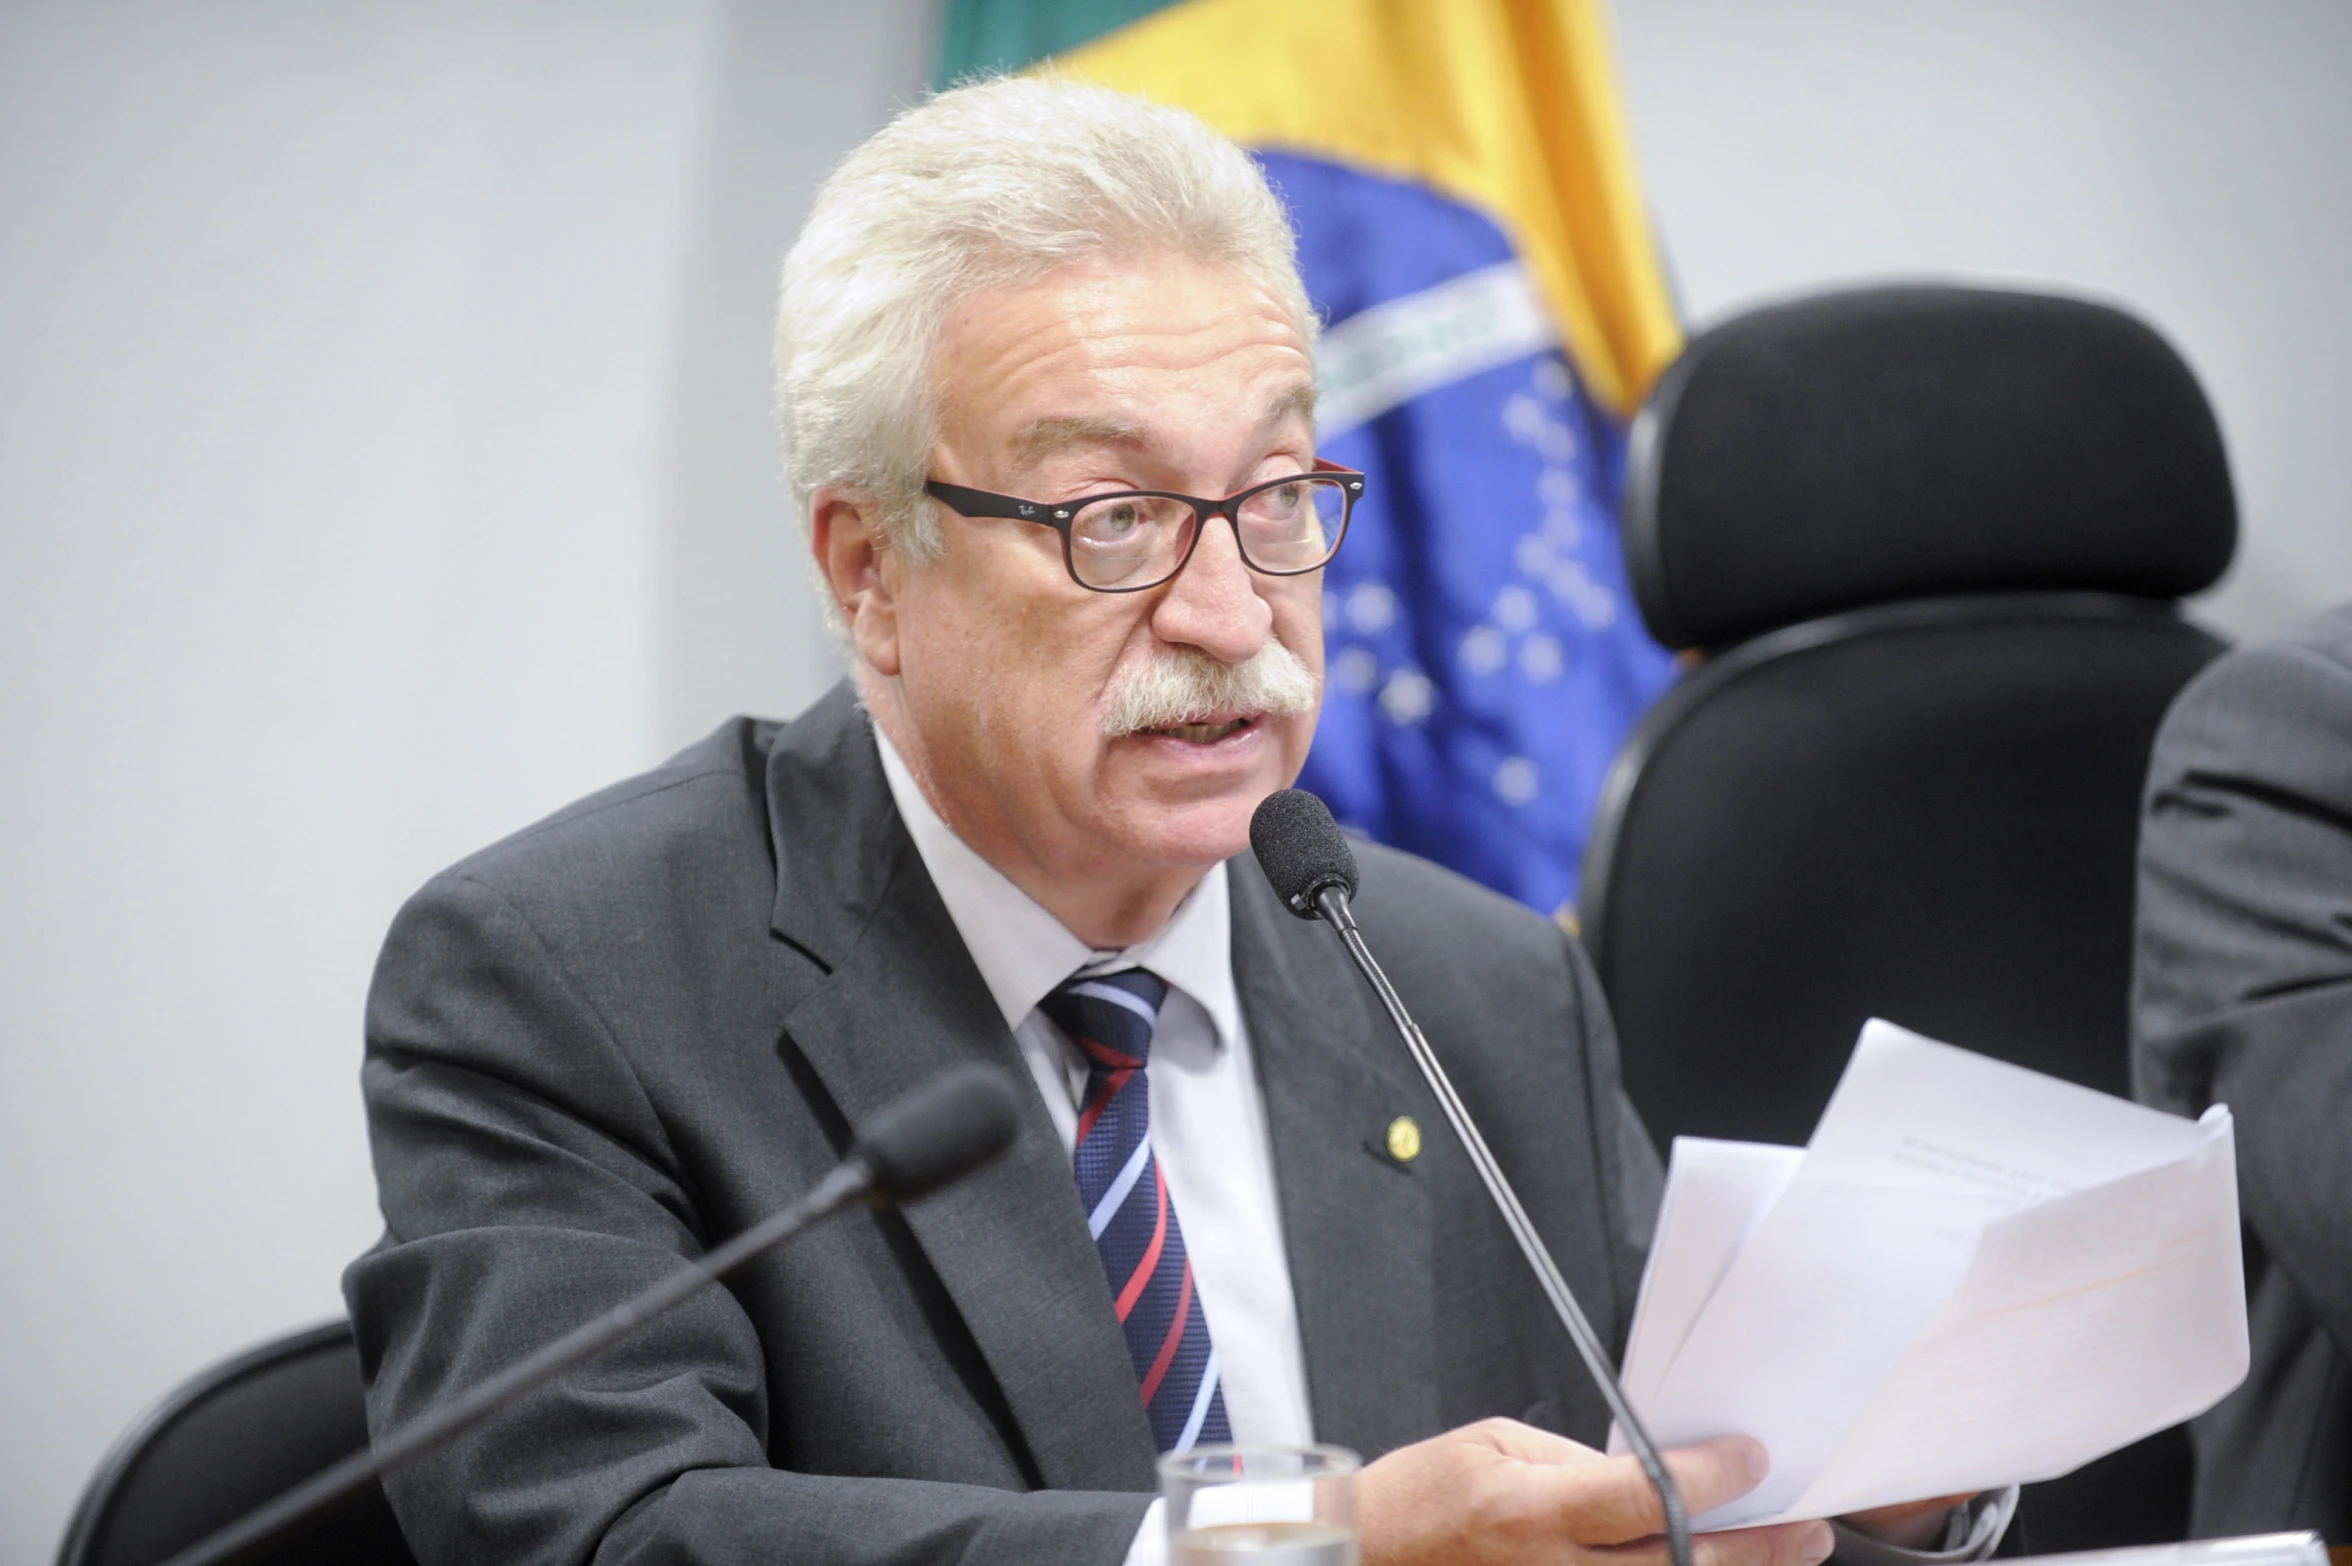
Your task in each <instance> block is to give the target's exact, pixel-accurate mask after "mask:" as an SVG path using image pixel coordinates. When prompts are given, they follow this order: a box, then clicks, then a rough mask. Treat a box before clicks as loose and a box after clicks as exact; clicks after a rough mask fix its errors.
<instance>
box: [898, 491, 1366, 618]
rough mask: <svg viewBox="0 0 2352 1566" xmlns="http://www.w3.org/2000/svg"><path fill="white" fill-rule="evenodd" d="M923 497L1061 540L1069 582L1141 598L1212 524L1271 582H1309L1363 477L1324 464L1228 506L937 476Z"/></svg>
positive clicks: (1150, 494) (1333, 550)
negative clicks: (1059, 495)
mask: <svg viewBox="0 0 2352 1566" xmlns="http://www.w3.org/2000/svg"><path fill="white" fill-rule="evenodd" d="M923 490H924V493H926V494H928V495H930V496H931V497H932V498H933V499H935V500H938V501H941V502H943V503H944V504H945V505H946V506H947V508H948V509H949V510H951V511H953V512H955V513H956V514H957V515H959V516H966V517H1003V518H1006V519H1008V520H1010V521H1015V522H1035V523H1037V524H1038V525H1039V526H1041V527H1050V528H1052V529H1054V530H1055V531H1056V532H1058V533H1060V534H1061V535H1062V563H1063V564H1064V565H1066V566H1068V567H1069V570H1070V580H1071V581H1073V582H1076V583H1077V584H1078V585H1079V586H1080V587H1085V588H1091V589H1092V590H1094V591H1095V592H1098V593H1140V592H1142V591H1144V590H1145V589H1146V588H1152V587H1158V586H1159V585H1160V584H1161V583H1163V582H1168V581H1172V580H1174V578H1175V576H1176V573H1177V572H1179V571H1181V570H1183V569H1184V564H1185V562H1186V561H1188V560H1190V559H1191V558H1192V552H1193V550H1194V549H1195V548H1196V547H1197V546H1198V545H1199V543H1200V538H1201V532H1202V529H1203V528H1204V527H1205V525H1206V522H1205V519H1206V518H1209V517H1223V518H1224V519H1225V520H1226V521H1228V522H1230V523H1232V524H1233V541H1234V543H1235V544H1236V546H1238V547H1239V549H1240V550H1241V560H1242V564H1244V565H1246V566H1248V567H1249V568H1250V569H1251V570H1253V571H1256V572H1259V573H1261V574H1262V575H1265V576H1304V575H1306V574H1307V573H1308V572H1310V571H1319V570H1321V569H1322V568H1323V567H1324V566H1325V565H1327V564H1328V563H1329V562H1330V560H1331V557H1332V556H1333V555H1336V554H1338V553H1339V544H1340V540H1341V539H1343V538H1345V537H1347V525H1348V517H1349V515H1350V514H1351V513H1352V512H1353V511H1354V510H1355V508H1356V500H1357V498H1358V497H1359V496H1361V495H1362V494H1363V493H1364V475H1363V474H1361V473H1358V472H1357V471H1356V470H1355V469H1353V468H1343V467H1339V466H1337V465H1336V464H1333V463H1328V462H1318V463H1316V464H1315V469H1314V471H1313V472H1311V473H1294V474H1290V475H1288V476H1287V477H1284V478H1277V479H1268V480H1267V481H1266V482H1265V483H1263V484H1252V485H1251V486H1250V487H1249V488H1247V489H1245V490H1242V491H1241V492H1240V493H1239V494H1234V495H1228V496H1226V497H1225V498H1224V499H1223V500H1207V499H1204V498H1202V497H1201V496H1199V495H1176V494H1169V493H1165V492H1163V491H1160V490H1150V489H1132V490H1120V491H1118V492H1117V493H1115V494H1109V495H1083V496H1080V497H1079V498H1078V499H1076V500H1066V501H1042V500H1022V499H1019V498H1017V497H1015V496H1012V495H992V494H990V493H989V492H988V491H987V490H984V489H966V488H964V487H963V486H962V485H961V484H942V483H940V482H939V481H938V480H937V479H932V480H930V481H929V482H927V483H925V484H924V486H923Z"/></svg>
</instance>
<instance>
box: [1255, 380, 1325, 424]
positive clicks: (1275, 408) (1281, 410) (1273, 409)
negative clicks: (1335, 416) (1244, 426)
mask: <svg viewBox="0 0 2352 1566" xmlns="http://www.w3.org/2000/svg"><path fill="white" fill-rule="evenodd" d="M1294 415H1295V416H1297V417H1299V418H1302V419H1304V420H1306V421H1307V428H1309V429H1313V428H1314V427H1315V383H1314V382H1313V381H1301V382H1299V383H1298V384H1297V385H1296V386H1293V387H1291V388H1290V389H1289V390H1288V391H1286V392H1283V393H1282V394H1281V395H1279V396H1277V397H1276V398H1275V399H1274V401H1273V402H1272V403H1271V404H1270V405H1269V406H1268V407H1267V409H1266V418H1265V422H1264V424H1263V426H1262V427H1263V428H1266V429H1272V428H1273V427H1274V426H1275V425H1277V424H1280V423H1282V422H1283V421H1284V420H1285V419H1288V418H1291V417H1292V416H1294Z"/></svg>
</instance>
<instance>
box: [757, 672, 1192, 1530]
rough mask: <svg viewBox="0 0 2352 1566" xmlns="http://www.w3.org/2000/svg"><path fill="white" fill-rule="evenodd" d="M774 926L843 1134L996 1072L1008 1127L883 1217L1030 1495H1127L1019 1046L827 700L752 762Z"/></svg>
mask: <svg viewBox="0 0 2352 1566" xmlns="http://www.w3.org/2000/svg"><path fill="white" fill-rule="evenodd" d="M769 807H770V822H771V830H772V831H773V832H774V833H775V841H776V846H777V883H778V884H777V897H776V907H775V914H774V918H773V923H774V927H775V930H776V933H777V934H778V935H780V936H782V937H783V938H784V939H785V940H787V941H790V942H791V943H792V944H793V945H795V946H797V947H799V948H800V949H801V950H802V951H803V952H804V953H806V954H807V955H808V956H809V957H810V958H812V959H813V960H814V961H816V962H817V964H818V965H819V966H820V967H822V968H824V969H826V970H827V977H826V978H825V979H824V980H822V981H820V982H819V983H818V984H817V985H816V986H815V987H814V988H813V989H812V990H811V991H810V992H809V993H808V994H807V996H806V997H805V998H803V999H802V1000H801V1001H800V1003H799V1004H798V1005H797V1006H795V1007H794V1008H793V1010H792V1011H791V1012H790V1013H789V1014H788V1016H787V1017H786V1020H785V1028H786V1031H787V1033H788V1034H789V1036H790V1044H789V1047H792V1048H797V1049H798V1050H799V1052H800V1053H801V1055H802V1056H803V1057H804V1058H805V1059H806V1060H807V1062H808V1063H809V1066H810V1067H811V1068H812V1069H813V1070H814V1071H815V1072H816V1074H817V1076H818V1078H819V1080H821V1081H822V1082H823V1083H824V1086H825V1090H826V1092H827V1093H828V1094H830V1095H831V1096H832V1099H833V1102H834V1104H835V1105H836V1106H837V1107H838V1108H839V1109H840V1111H841V1113H842V1115H843V1116H844V1118H846V1119H847V1120H848V1122H849V1126H850V1129H851V1131H852V1132H853V1133H854V1132H856V1131H857V1130H859V1129H860V1128H861V1127H862V1126H864V1125H865V1124H866V1123H867V1121H868V1120H869V1119H870V1118H871V1117H872V1116H873V1114H874V1113H875V1111H877V1110H879V1109H880V1108H882V1107H883V1106H884V1105H885V1104H888V1103H889V1102H890V1101H891V1100H893V1099H895V1098H897V1097H898V1096H899V1095H901V1094H903V1093H905V1092H907V1091H909V1090H911V1089H913V1088H915V1087H917V1086H919V1085H921V1084H922V1083H923V1082H925V1081H928V1080H929V1079H930V1078H931V1077H933V1076H935V1075H937V1074H938V1073H939V1072H940V1071H942V1070H944V1069H945V1068H947V1067H948V1066H951V1065H956V1064H960V1063H963V1062H967V1061H973V1060H978V1061H981V1062H983V1063H985V1064H988V1065H993V1066H996V1067H998V1068H1000V1069H1002V1070H1003V1071H1005V1072H1007V1073H1008V1074H1009V1075H1011V1076H1012V1077H1013V1078H1014V1079H1015V1082H1016V1091H1017V1094H1018V1097H1019V1099H1020V1102H1021V1105H1022V1119H1021V1128H1020V1134H1019V1136H1018V1137H1017V1138H1016V1139H1015V1141H1014V1144H1013V1146H1012V1148H1011V1149H1010V1150H1009V1151H1008V1152H1007V1153H1006V1154H1005V1155H1004V1156H1003V1157H1001V1158H999V1159H998V1160H996V1161H995V1162H994V1163H992V1164H990V1165H988V1166H987V1167H986V1168H984V1169H982V1170H980V1171H979V1172H978V1173H976V1174H974V1175H973V1176H971V1177H969V1178H967V1179H965V1180H963V1181H961V1182H958V1183H957V1184H955V1185H953V1186H950V1187H948V1188H947V1189H946V1190H943V1191H940V1192H938V1193H936V1194H934V1195H932V1196H930V1197H927V1198H925V1199H924V1200H922V1201H920V1202H917V1203H915V1204H913V1205H912V1206H910V1207H908V1208H906V1209H903V1210H902V1215H903V1217H904V1218H905V1221H906V1224H907V1227H908V1228H909V1229H910V1230H912V1231H913V1233H914V1236H915V1239H916V1241H917V1243H918V1244H920V1245H921V1247H922V1249H923V1254H924V1256H925V1257H926V1259H927V1260H928V1261H929V1262H930V1264H931V1267H932V1269H933V1270H934V1271H935V1272H936V1273H937V1274H938V1277H939V1280H940V1282H941V1283H942V1284H943V1285H944V1286H945V1288H946V1290H947V1293H948V1296H949V1297H950V1298H951V1299H952V1300H953V1301H954V1302H955V1305H956V1308H957V1310H958V1312H959V1313H960V1314H961V1315H962V1317H963V1320H964V1324H965V1326H966V1327H967V1328H968V1329H969V1331H970V1332H971V1334H972V1337H973V1340H974V1341H975V1342H976V1343H977V1344H978V1345H979V1348H980V1352H981V1354H982V1356H983V1357H984V1358H985V1359H986V1360H987V1362H988V1368H989V1371H990V1373H991V1374H992V1375H993V1376H994V1378H995V1380H996V1383H997V1386H998V1388H999V1389H1000V1390H1001V1391H1002V1392H1003V1394H1004V1397H1005V1401H1006V1404H1007V1405H1008V1407H1009V1408H1010V1410H1011V1412H1012V1416H1013V1419H1014V1422H1015V1423H1016V1424H1017V1425H1018V1426H1019V1428H1020V1432H1021V1435H1022V1438H1023V1439H1024V1441H1025V1442H1026V1443H1027V1445H1028V1450H1029V1456H1030V1458H1031V1459H1032V1461H1033V1462H1034V1463H1035V1465H1036V1469H1037V1473H1038V1477H1039V1479H1040V1480H1041V1481H1042V1482H1043V1483H1044V1484H1045V1485H1046V1486H1048V1487H1050V1488H1057V1489H1063V1488H1066V1489H1096V1490H1104V1489H1109V1490H1141V1489H1150V1488H1151V1487H1152V1485H1153V1483H1154V1470H1153V1463H1154V1460H1155V1458H1156V1457H1157V1451H1156V1449H1155V1447H1154V1445H1153V1441H1152V1435H1151V1427H1150V1425H1149V1423H1148V1421H1147V1420H1146V1419H1145V1418H1144V1414H1143V1407H1142V1403H1141V1402H1140V1400H1139V1399H1138V1398H1137V1397H1136V1396H1135V1393H1134V1388H1135V1372H1134V1370H1133V1368H1132V1367H1131V1365H1130V1364H1129V1362H1128V1356H1127V1345H1126V1341H1125V1339H1124V1338H1123V1337H1122V1336H1121V1335H1120V1332H1119V1327H1118V1322H1117V1318H1116V1317H1115V1316H1114V1315H1113V1314H1112V1312H1111V1310H1110V1308H1109V1305H1110V1300H1109V1293H1108V1289H1107V1286H1106V1285H1105V1284H1104V1281H1103V1273H1102V1262H1101V1259H1100V1257H1099V1256H1098V1255H1097V1254H1096V1252H1095V1249H1094V1244H1093V1242H1092V1240H1091V1239H1090V1238H1089V1237H1088V1234H1087V1229H1086V1215H1085V1213H1084V1211H1083V1210H1082V1209H1081V1207H1080V1205H1079V1201H1078V1190H1077V1185H1076V1182H1075V1180H1074V1179H1073V1177H1072V1175H1071V1171H1070V1161H1069V1158H1068V1156H1067V1155H1065V1154H1064V1153H1063V1151H1062V1146H1061V1141H1060V1138H1059V1137H1058V1136H1057V1135H1056V1134H1055V1132H1054V1128H1053V1123H1052V1121H1051V1120H1050V1119H1049V1118H1048V1117H1047V1115H1046V1112H1045V1106H1044V1104H1043V1103H1041V1102H1040V1101H1039V1100H1038V1098H1037V1095H1036V1093H1035V1092H1034V1091H1032V1090H1031V1089H1030V1088H1029V1087H1028V1086H1027V1084H1028V1081H1029V1076H1028V1071H1027V1068H1026V1066H1025V1065H1024V1064H1023V1062H1022V1059H1021V1054H1020V1048H1019V1046H1018V1045H1017V1044H1015V1043H1014V1041H1013V1037H1012V1035H1011V1033H1010V1032H1009V1031H1007V1029H1006V1028H1005V1025H1004V1019H1003V1018H1002V1017H1001V1016H1000V1015H999V1014H998V1012H997V1010H996V1005H995V1003H994V1001H992V1000H991V999H990V997H989V994H988V989H987V986H986V984H985V983H984V982H983V981H982V979H981V977H980V973H979V970H978V969H977V968H975V967H974V966H973V964H972V960H971V957H970V956H969V955H968V954H967V952H966V951H965V948H964V944H963V941H962V940H961V938H960V937H959V936H958V935H957V933H956V929H955V924H954V921H953V920H952V919H950V918H949V916H948V913H947V909H946V906H945V905H944V904H943V903H941V901H940V899H939V894H938V892H937V891H936V890H935V889H934V888H933V886H932V884H931V880H930V877H929V876H928V875H927V874H926V873H925V871H924V869H923V865H922V858H921V856H920V855H919V854H918V853H917V852H916V851H915V847H914V844H913V841H912V840H911V839H910V838H909V837H908V836H907V833H906V830H905V827H904V825H903V824H902V823H901V822H900V821H899V818H898V813H897V811H896V809H895V807H894V806H893V805H892V803H891V800H890V794H889V786H888V783H887V782H886V781H885V779H884V778H883V775H882V768H881V762H880V758H879V756H878V754H877V753H876V751H875V748H874V741H873V736H872V734H871V732H870V730H869V729H868V727H867V719H866V718H865V715H864V714H863V713H862V712H860V711H858V710H857V709H856V707H855V706H854V704H853V703H852V702H851V701H850V700H849V698H848V696H847V693H846V689H843V690H837V691H836V692H835V693H834V694H833V695H832V696H830V697H828V698H826V700H825V702H823V703H821V704H820V705H819V706H818V707H816V708H814V709H812V710H811V711H810V712H809V713H808V714H807V715H805V716H803V717H802V718H801V719H800V720H799V721H798V722H796V723H795V724H794V725H793V726H792V729H791V730H789V731H787V735H786V738H785V740H784V741H781V742H780V743H779V745H778V749H777V754H776V756H775V758H774V759H773V761H772V762H771V765H770V768H769Z"/></svg>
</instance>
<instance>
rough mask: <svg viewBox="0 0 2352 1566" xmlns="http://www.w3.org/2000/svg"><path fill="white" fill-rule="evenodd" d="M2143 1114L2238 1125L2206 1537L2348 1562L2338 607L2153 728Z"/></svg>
mask: <svg viewBox="0 0 2352 1566" xmlns="http://www.w3.org/2000/svg"><path fill="white" fill-rule="evenodd" d="M2139 895H2140V906H2139V950H2138V956H2137V962H2136V967H2135V975H2134V997H2133V1009H2134V1013H2135V1015H2134V1034H2135V1038H2136V1046H2135V1056H2134V1061H2133V1067H2134V1074H2135V1081H2136V1085H2137V1087H2138V1091H2139V1096H2140V1097H2141V1098H2142V1099H2144V1100H2146V1101H2147V1102H2149V1103H2151V1104H2156V1105H2158V1106H2160V1107H2162V1108H2165V1109H2172V1110H2177V1111H2179V1112H2180V1113H2182V1114H2186V1115H2193V1114H2197V1113H2199V1112H2200V1111H2202V1110H2203V1109H2204V1108H2205V1106H2206V1105H2208V1104H2211V1103H2214V1102H2216V1101H2219V1102H2222V1103H2226V1104H2228V1105H2229V1106H2230V1112H2231V1114H2232V1115H2233V1116H2234V1117H2235V1118H2236V1120H2237V1140H2238V1197H2239V1202H2240V1205H2241V1208H2242V1210H2243V1212H2244V1216H2245V1223H2246V1285H2247V1306H2248V1311H2249V1314H2250V1326H2251V1328H2252V1332H2253V1364H2252V1367H2251V1369H2250V1370H2249V1372H2248V1374H2247V1377H2246V1382H2245V1385H2243V1386H2242V1387H2240V1388H2239V1389H2238V1390H2237V1391H2236V1392H2234V1393H2232V1394H2231V1395H2230V1396H2229V1397H2227V1398H2225V1399H2223V1400H2222V1402H2221V1403H2220V1404H2219V1405H2218V1406H2216V1407H2215V1408H2214V1409H2213V1410H2212V1411H2211V1412H2210V1413H2208V1414H2206V1415H2205V1416H2204V1417H2203V1418H2201V1419H2199V1420H2198V1421H2197V1422H2196V1423H2195V1424H2194V1425H2193V1426H2192V1427H2191V1434H2192V1439H2193V1442H2194V1444H2195V1447H2196V1453H2197V1481H2196V1493H2195V1502H2194V1511H2193V1517H2192V1527H2193V1528H2194V1529H2195V1531H2196V1532H2197V1533H2198V1534H2199V1535H2201V1536H2212V1535H2216V1534H2232V1533H2256V1532H2266V1531H2270V1530H2273V1529H2281V1528H2313V1529H2317V1530H2318V1531H2319V1532H2320V1533H2321V1534H2322V1535H2323V1536H2325V1537H2326V1538H2327V1539H2328V1540H2329V1542H2331V1543H2335V1544H2343V1543H2347V1542H2352V608H2345V609H2338V610H2336V611H2334V612H2333V613H2330V614H2327V615H2323V616H2321V617H2320V618H2318V619H2316V620H2313V621H2310V622H2308V623H2306V624H2304V625H2302V626H2299V627H2297V628H2296V629H2295V630H2293V631H2291V632H2289V633H2288V634H2287V635H2285V636H2283V637H2281V638H2279V639H2278V640H2275V641H2271V642H2267V643H2262V644H2259V645H2255V646H2249V647H2244V648H2241V649H2239V650H2238V651H2236V652H2233V653H2231V654H2229V655H2228V656H2227V657H2225V658H2223V659H2221V660H2220V661H2219V662H2217V663H2215V664H2213V665H2212V666H2211V667H2209V668H2207V669H2206V670H2205V672H2204V673H2202V674H2200V675H2199V676H2198V677H2197V678H2196V679H2195V680H2194V681H2192V682H2191V683H2190V684H2189V686H2188V688H2187V689H2186V690H2185V691H2183V692H2182V694H2181V696H2180V699H2179V700H2178V701H2177V702H2176V703H2175V704H2174V706H2173V709H2172V712H2171V714H2170V715H2169V716H2167V717H2166V719H2165V721H2164V727H2163V729H2162V731H2161V732H2160V733H2159V734H2158V736H2157V740H2156V750H2155V763H2154V767H2153V770H2152V771H2151V773H2150V776H2149V781H2148V801H2147V818H2146V821H2145V823H2144V825H2143V827H2142V831H2141V839H2140V888H2139Z"/></svg>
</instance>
